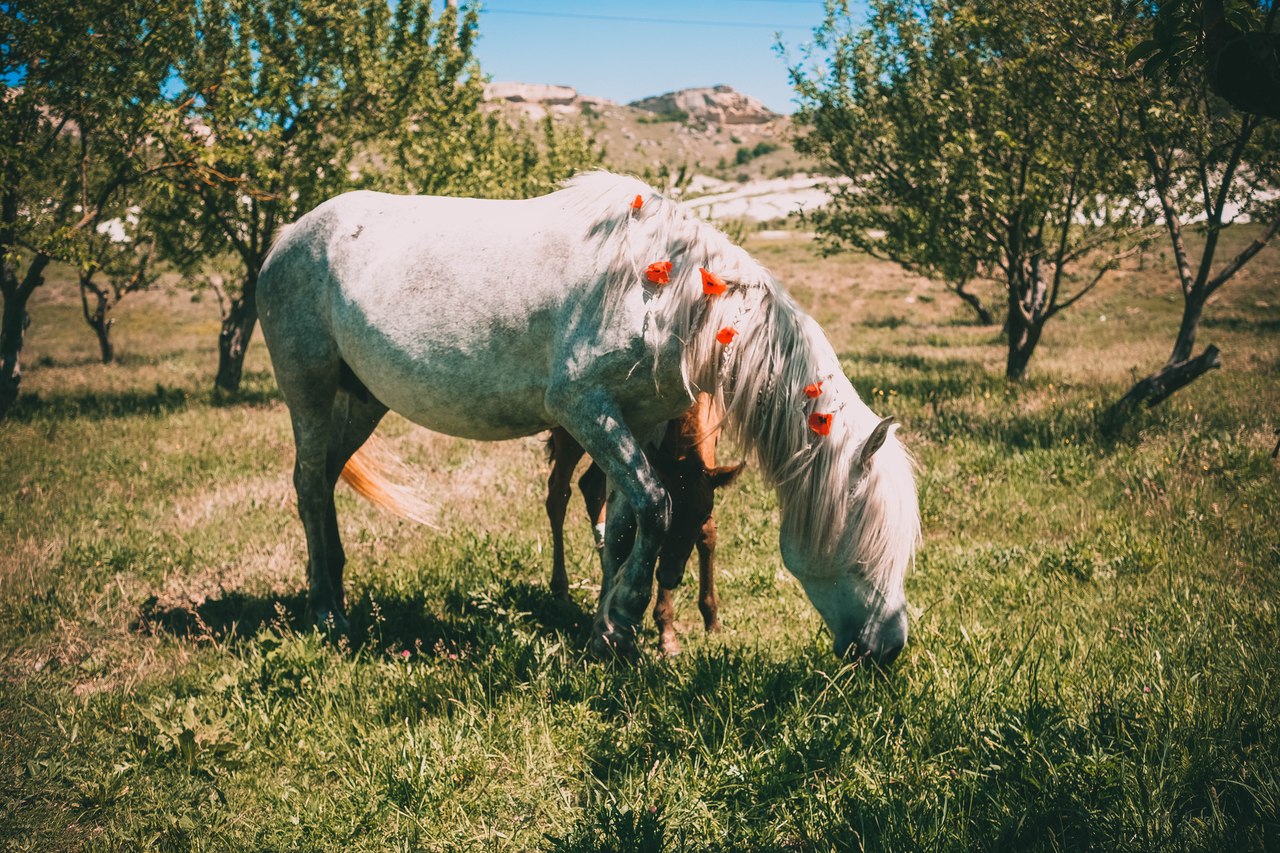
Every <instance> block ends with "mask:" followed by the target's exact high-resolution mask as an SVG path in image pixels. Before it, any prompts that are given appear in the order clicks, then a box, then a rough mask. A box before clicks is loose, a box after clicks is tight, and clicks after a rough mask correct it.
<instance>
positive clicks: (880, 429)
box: [858, 415, 898, 470]
mask: <svg viewBox="0 0 1280 853" xmlns="http://www.w3.org/2000/svg"><path fill="white" fill-rule="evenodd" d="M897 422H898V419H897V418H895V417H893V416H892V415H890V416H889V417H887V418H885V419H884V420H882V421H881V422H880V423H878V424H876V428H875V429H873V430H872V431H871V435H869V436H867V440H866V441H865V442H863V444H862V453H861V455H860V456H859V459H858V463H859V464H860V465H861V466H862V468H863V470H866V467H867V466H868V465H870V464H871V457H872V456H875V455H876V451H877V450H879V449H880V447H881V445H883V444H884V440H885V439H886V438H888V437H889V430H890V429H892V428H893V426H894V424H896V423H897Z"/></svg>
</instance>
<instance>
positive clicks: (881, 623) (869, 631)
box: [835, 607, 907, 667]
mask: <svg viewBox="0 0 1280 853" xmlns="http://www.w3.org/2000/svg"><path fill="white" fill-rule="evenodd" d="M906 644H907V611H906V608H905V607H903V608H899V609H898V610H896V611H894V612H893V613H891V614H889V615H888V616H886V617H884V618H883V619H880V620H878V621H877V622H875V623H874V624H873V625H869V626H867V627H866V628H865V629H863V631H862V634H861V635H860V636H858V637H856V638H840V637H837V638H836V648H835V651H836V655H837V656H839V657H842V658H850V659H853V660H862V659H863V658H866V659H867V660H868V661H870V662H871V663H874V664H875V665H876V666H881V667H887V666H889V664H891V663H893V662H894V660H896V659H897V657H898V655H900V654H901V653H902V649H903V647H904V646H906Z"/></svg>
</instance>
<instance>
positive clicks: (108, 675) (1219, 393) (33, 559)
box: [0, 235, 1280, 851]
mask: <svg viewBox="0 0 1280 853" xmlns="http://www.w3.org/2000/svg"><path fill="white" fill-rule="evenodd" d="M1229 236H1232V237H1233V238H1234V239H1243V238H1241V237H1239V236H1238V235H1229ZM754 249H755V251H756V253H757V255H758V257H760V258H761V259H762V260H763V261H764V262H765V263H767V264H768V265H770V266H771V267H772V268H774V269H775V271H776V272H778V273H779V274H780V275H781V277H782V278H783V279H784V280H786V281H788V282H789V283H790V284H791V286H792V289H793V291H794V292H795V293H796V294H797V296H798V298H800V299H801V301H802V302H804V303H805V304H806V305H808V306H810V307H811V309H812V310H813V311H814V313H815V316H817V318H818V319H819V320H820V322H822V323H823V324H824V326H825V327H826V328H827V330H828V332H829V333H830V334H831V336H832V338H833V340H834V342H835V343H836V346H837V349H838V351H839V352H841V354H842V358H843V360H844V365H845V368H846V371H847V372H848V373H849V375H850V376H851V378H852V379H853V381H854V383H855V385H856V386H857V387H858V388H859V389H860V391H861V392H862V393H863V395H864V396H865V397H866V398H867V399H868V400H869V401H870V402H871V405H872V406H873V408H875V409H876V410H877V411H881V412H885V413H891V414H894V415H897V416H898V417H899V418H900V419H901V420H902V421H903V423H904V428H903V438H904V440H905V441H906V442H907V444H908V445H909V446H910V447H911V449H912V450H913V452H914V453H915V455H916V457H917V459H918V462H919V481H920V496H921V507H922V511H923V518H924V531H925V541H924V544H923V547H922V549H921V551H920V554H919V558H918V561H917V564H916V567H915V569H914V571H913V573H912V574H911V576H910V577H909V578H908V582H907V592H908V596H909V598H910V600H911V613H912V635H911V641H910V643H909V644H908V647H907V650H906V651H905V652H904V654H903V656H902V657H901V658H900V659H899V661H898V663H897V665H896V666H895V667H894V669H893V670H892V671H891V672H890V673H888V674H887V675H884V674H878V673H875V672H870V671H865V670H863V669H860V668H853V667H848V666H844V665H842V664H840V663H839V662H838V661H836V660H834V659H833V658H832V656H831V655H830V652H829V638H828V637H827V636H826V633H825V629H824V628H823V627H822V626H821V622H820V620H819V619H818V617H817V616H816V614H814V613H813V611H812V608H811V607H810V606H809V605H808V603H807V602H806V601H805V599H804V597H803V594H802V593H801V591H800V589H799V587H798V584H797V583H796V582H795V581H793V580H792V579H791V578H790V577H789V576H787V575H786V574H785V572H784V571H783V569H782V565H781V562H780V560H779V557H778V554H777V545H776V524H777V519H776V506H775V503H774V499H773V497H772V495H771V493H770V492H769V490H767V489H766V488H765V487H764V486H763V484H762V483H761V482H760V480H759V479H758V477H756V476H755V475H754V474H752V473H749V474H748V476H747V477H745V478H744V480H743V481H742V482H741V483H740V484H739V485H738V486H736V487H734V488H733V489H732V490H731V491H729V492H727V493H725V494H723V495H722V497H721V502H720V511H719V518H720V528H721V548H720V554H719V556H720V564H721V573H720V582H721V598H722V618H723V619H724V621H725V631H724V632H723V633H722V634H721V635H718V636H715V637H705V636H704V635H702V634H701V631H700V630H699V629H698V627H697V626H698V625H699V624H700V619H699V617H698V615H697V611H696V608H695V607H694V603H693V601H692V596H691V594H689V593H688V592H687V591H686V592H685V593H684V595H683V597H682V601H680V602H679V604H678V608H679V609H678V615H679V616H680V617H681V619H682V622H681V627H682V629H683V632H682V639H683V642H684V645H685V650H686V651H685V653H684V654H683V655H681V656H679V657H677V658H674V659H661V658H657V657H656V656H654V655H652V654H650V656H649V657H648V658H647V659H646V660H645V661H644V662H643V663H641V664H640V665H638V666H636V667H619V666H608V665H603V664H600V663H597V662H595V661H593V660H591V659H590V658H589V657H588V656H587V655H586V652H585V644H586V629H587V625H588V623H589V621H590V612H591V607H592V602H593V598H594V592H595V586H594V585H595V584H596V583H597V582H598V578H597V570H596V568H595V565H594V552H593V550H592V548H591V546H590V537H589V531H588V530H587V525H586V524H584V523H582V520H581V519H580V518H579V517H578V516H577V513H580V510H579V506H580V504H578V503H577V502H576V500H575V503H574V505H573V507H572V510H573V512H574V513H575V515H574V516H573V520H572V523H571V524H570V529H569V531H568V533H569V550H570V575H571V578H572V579H573V580H574V581H576V586H575V589H574V593H573V594H574V602H573V604H571V605H565V604H563V603H560V602H557V601H556V600H554V599H553V598H551V597H550V595H549V594H548V593H547V589H546V579H547V576H548V575H549V571H550V548H549V536H548V533H547V531H546V525H545V520H544V517H543V511H542V504H541V498H542V491H541V490H542V485H543V482H544V477H545V467H544V466H545V463H544V462H543V458H542V451H541V446H540V443H539V442H538V440H537V439H536V438H531V439H527V440H522V441H517V442H508V443H504V444H500V445H480V444H474V443H469V442H465V441H460V440H455V439H452V438H447V437H443V436H435V435H430V434H426V433H424V432H422V431H420V430H417V429H415V428H412V427H410V426H409V425H407V424H406V423H405V422H404V421H402V420H398V419H394V418H393V419H390V420H389V421H388V422H387V424H386V425H384V427H383V428H382V430H381V431H380V432H381V435H382V436H383V440H384V441H385V442H386V443H387V444H388V445H390V446H391V447H392V448H393V449H394V450H396V451H397V452H398V453H400V454H401V455H402V456H404V458H405V459H406V460H407V461H408V463H409V464H410V466H411V468H412V470H414V471H415V472H417V476H418V477H419V481H420V482H419V483H418V486H419V487H420V488H421V489H422V490H423V491H424V493H426V494H427V495H428V496H430V497H432V499H433V501H434V502H435V503H436V504H437V505H438V507H439V515H440V529H439V530H430V529H426V528H420V527H414V526H412V525H409V524H406V523H403V522H400V521H398V520H395V519H392V518H389V517H386V516H384V515H380V514H378V513H377V512H376V511H374V510H372V509H371V508H369V507H368V506H366V505H364V504H362V503H360V502H358V501H357V499H355V498H354V497H353V496H352V495H351V493H350V492H348V491H346V490H345V489H343V490H340V493H339V514H340V520H341V524H342V527H343V531H344V535H345V538H346V542H347V546H348V547H347V551H348V554H349V556H350V565H349V567H348V594H349V600H350V611H351V618H352V623H353V636H352V638H351V641H350V642H349V643H345V644H343V645H341V646H339V647H334V646H332V645H328V644H326V643H324V642H322V641H321V640H320V638H319V637H318V636H316V635H315V634H313V633H310V632H309V631H307V630H306V629H305V628H304V627H303V626H304V619H303V613H302V606H303V569H302V564H303V556H304V555H303V542H302V535H301V527H300V524H299V523H298V521H297V519H296V516H295V514H294V509H293V502H292V491H291V485H290V471H289V469H290V460H291V452H292V451H291V442H290V438H289V430H288V418H287V414H286V412H285V410H284V407H283V405H282V404H281V403H280V402H279V399H278V397H277V395H276V394H275V391H274V385H273V383H272V381H271V378H270V372H269V365H268V364H267V362H266V358H265V352H264V351H263V350H262V348H261V346H260V343H259V344H256V345H255V347H254V349H253V350H252V352H251V354H250V360H249V365H248V371H249V372H248V380H247V383H246V385H247V387H246V391H245V393H244V394H243V395H242V396H239V397H235V398H224V397H219V396H216V395H214V394H213V393H212V392H211V391H210V390H209V386H210V385H211V375H212V371H213V366H214V352H213V345H214V336H215V330H216V308H215V307H214V306H212V305H210V304H208V303H193V302H192V301H191V300H190V298H189V297H187V296H185V295H183V294H180V293H154V294H145V295H142V296H139V297H130V299H129V300H126V302H125V303H124V304H123V306H122V307H121V311H120V321H119V324H118V326H117V335H118V344H119V350H120V352H121V354H122V357H123V360H124V363H123V364H121V365H118V366H112V367H103V366H101V365H97V364H94V363H93V356H94V342H93V340H92V336H91V334H90V332H89V331H88V329H87V328H86V327H84V326H83V324H82V322H81V321H80V319H79V316H78V312H79V306H78V304H77V303H76V301H75V299H74V291H73V290H72V289H70V288H69V286H68V282H67V281H66V280H65V279H63V278H56V277H55V278H54V279H53V280H51V282H50V284H49V285H48V286H47V287H46V288H45V289H44V290H43V291H41V292H40V294H39V297H38V301H37V303H36V304H35V306H34V309H33V314H34V324H33V326H32V330H31V336H30V339H29V345H28V349H27V352H26V354H27V357H28V364H29V365H30V367H29V370H28V373H27V380H26V385H24V390H25V396H24V398H23V399H22V401H21V402H20V403H19V405H18V407H17V409H16V411H15V413H14V417H13V418H12V419H11V420H10V421H8V422H6V423H5V424H3V426H2V429H3V433H2V434H3V437H4V442H5V452H4V453H3V454H0V485H3V488H2V489H0V780H2V781H0V843H2V844H3V845H4V846H5V847H7V848H10V849H19V850H21V849H35V850H53V849H57V850H62V849H92V850H100V849H106V850H113V849H121V850H136V849H153V848H154V849H173V850H188V849H201V850H204V849H209V850H224V849H235V850H277V849H281V850H284V849H288V850H294V849H308V850H309V849H335V848H343V849H365V850H397V849H405V850H409V849H477V848H480V849H502V850H528V849H545V850H556V851H584V850H619V851H621V850H628V851H629V850H657V849H676V850H679V849H688V850H859V849H866V850H939V851H942V850H948V851H950V850H954V851H971V850H993V851H994V850H1023V849H1033V850H1087V849H1096V850H1108V851H1110V850H1123V851H1128V850H1133V851H1144V850H1149V851H1165V850H1275V849H1277V848H1280V677H1278V676H1280V666H1278V661H1280V656H1278V655H1277V652H1276V649H1277V648H1278V647H1280V614H1278V613H1277V608H1278V607H1280V596H1278V595H1277V593H1278V591H1280V577H1278V576H1277V568H1280V527H1278V526H1277V524H1276V519H1277V518H1278V517H1280V489H1278V488H1277V486H1278V485H1280V483H1278V480H1280V476H1278V475H1277V470H1278V464H1277V463H1276V462H1275V461H1274V460H1273V459H1272V458H1271V457H1270V451H1271V448H1272V446H1273V445H1274V443H1275V440H1276V436H1275V434H1274V430H1275V429H1276V427H1277V425H1278V424H1277V413H1278V412H1280V384H1278V383H1277V379H1278V378H1280V341H1278V340H1277V338H1276V335H1275V330H1276V328H1278V327H1280V259H1277V257H1276V256H1277V254H1280V253H1277V252H1276V251H1274V250H1268V251H1267V252H1264V253H1263V254H1262V255H1260V256H1259V258H1258V259H1257V261H1256V262H1255V264H1254V265H1252V266H1251V267H1250V268H1247V270H1246V273H1245V274H1244V275H1243V277H1242V278H1241V280H1240V281H1238V282H1233V283H1232V284H1230V285H1228V287H1227V288H1226V289H1225V290H1224V291H1223V294H1222V296H1221V298H1220V299H1219V300H1218V301H1217V302H1215V303H1214V304H1213V305H1212V306H1210V310H1209V314H1208V316H1207V317H1206V321H1205V325H1204V328H1203V329H1202V339H1203V341H1204V342H1205V343H1209V342H1214V343H1217V344H1218V345H1219V346H1220V347H1221V348H1222V350H1223V360H1224V369H1223V370H1221V371H1217V372H1215V373H1213V374H1212V375H1210V376H1208V377H1206V378H1204V379H1202V380H1201V381H1199V382H1197V383H1196V384H1194V385H1193V386H1191V387H1190V388H1188V389H1186V390H1185V391H1184V392H1181V393H1179V394H1178V395H1176V396H1175V397H1174V398H1173V399H1172V400H1170V401H1169V403H1168V404H1166V405H1165V406H1164V407H1162V408H1160V409H1157V410H1155V411H1153V412H1143V413H1141V414H1140V415H1139V417H1138V418H1137V419H1136V420H1135V421H1134V422H1133V423H1131V424H1129V425H1126V426H1124V427H1123V428H1119V429H1115V428H1109V427H1108V426H1107V425H1106V424H1105V423H1103V420H1102V416H1101V412H1102V411H1103V410H1104V408H1105V406H1106V405H1107V404H1108V403H1109V402H1111V401H1112V400H1114V399H1115V398H1116V397H1117V396H1118V395H1119V394H1120V393H1122V392H1123V390H1124V389H1125V388H1126V387H1127V383H1128V382H1129V381H1131V379H1132V377H1133V376H1134V374H1135V373H1139V374H1141V373H1145V372H1147V371H1149V370H1151V369H1153V368H1155V367H1156V366H1158V364H1159V363H1160V362H1162V361H1163V358H1164V356H1165V355H1166V354H1167V350H1168V347H1169V346H1170V344H1171V342H1172V334H1173V330H1174V328H1175V324H1176V320H1177V309H1178V305H1177V303H1176V301H1172V300H1169V299H1167V298H1166V295H1167V294H1171V293H1174V291H1173V289H1172V288H1173V285H1172V281H1171V279H1170V278H1169V273H1168V269H1167V266H1166V265H1164V264H1165V263H1167V262H1162V261H1161V260H1160V259H1159V258H1158V257H1157V258H1152V259H1150V262H1149V264H1148V266H1147V268H1146V269H1143V270H1136V269H1130V270H1126V271H1123V272H1122V273H1119V274H1117V276H1116V277H1115V278H1114V279H1113V280H1111V281H1109V282H1107V283H1106V284H1104V286H1103V287H1102V288H1101V289H1100V290H1099V292H1098V293H1097V294H1094V295H1092V296H1091V297H1090V298H1088V299H1086V300H1084V301H1083V302H1082V303H1080V304H1079V305H1078V306H1076V307H1075V308H1073V309H1072V310H1071V311H1069V312H1067V313H1066V314H1064V315H1062V316H1061V318H1058V319H1055V320H1054V321H1053V322H1052V323H1051V324H1050V326H1049V328H1048V331H1047V333H1046V338H1045V341H1044V343H1043V345H1042V349H1041V351H1040V352H1038V353H1037V355H1036V357H1035V359H1034V360H1033V362H1032V365H1031V377H1030V378H1029V380H1028V381H1027V382H1026V383H1025V384H1023V385H1021V386H1018V387H1013V388H1011V387H1008V386H1007V385H1006V384H1005V382H1004V381H1003V379H1002V378H1001V376H1000V369H1001V366H1002V360H1003V352H1002V349H1001V347H1000V343H999V338H998V334H997V331H998V330H997V329H992V328H979V327H973V326H970V325H966V323H965V314H964V310H965V309H964V308H963V306H962V305H960V304H959V302H958V300H955V299H954V297H950V296H948V295H947V294H945V293H943V292H942V291H941V289H940V288H939V287H938V286H937V285H930V284H929V283H928V282H923V281H921V280H918V279H915V278H913V277H911V276H908V275H905V274H903V273H902V272H900V271H898V270H896V269H893V268H891V267H888V266H886V265H882V264H879V263H877V262H874V261H870V260H868V259H865V258H859V257H841V258H833V259H829V260H819V259H817V258H815V256H814V255H813V253H812V249H811V245H810V244H808V243H806V242H804V241H803V240H800V239H796V240H792V241H780V242H778V241H771V242H763V241H762V242H761V243H760V244H759V245H757V246H755V247H754ZM908 300H910V301H908ZM1104 315H1105V317H1106V319H1105V320H1103V319H1101V318H1102V317H1103V316H1104ZM728 458H729V457H728V455H726V461H728ZM647 639H648V643H649V646H650V649H651V651H652V645H653V637H652V636H649V637H648V638H647Z"/></svg>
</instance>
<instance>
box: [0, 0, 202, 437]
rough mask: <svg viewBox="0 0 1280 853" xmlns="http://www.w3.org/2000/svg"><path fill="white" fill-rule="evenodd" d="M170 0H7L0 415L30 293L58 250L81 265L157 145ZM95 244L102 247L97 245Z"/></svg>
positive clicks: (173, 18)
mask: <svg viewBox="0 0 1280 853" xmlns="http://www.w3.org/2000/svg"><path fill="white" fill-rule="evenodd" d="M180 10H181V6H180V5H179V4H177V3H176V2H174V0H121V2H113V3H109V4H108V3H106V2H102V0H87V1H86V2H79V3H73V4H66V3H61V2H49V0H22V2H18V3H11V4H9V5H8V7H7V8H6V14H5V16H4V18H3V22H4V23H3V30H0V43H2V44H3V49H2V50H0V64H2V67H0V77H2V78H3V80H4V81H5V82H6V88H5V90H4V95H3V101H4V109H3V110H2V111H0V133H2V135H3V138H4V139H5V144H4V146H3V147H2V148H0V175H3V187H2V188H0V255H2V256H3V257H2V263H0V294H3V297H4V312H3V318H2V319H0V418H2V417H4V415H5V414H6V413H7V412H8V411H9V409H10V407H11V406H12V405H13V402H14V400H15V399H16V398H17V395H18V388H19V385H20V383H21V379H22V370H21V362H20V355H21V351H22V345H23V342H24V338H25V335H26V330H27V326H28V325H29V323H30V319H29V317H28V314H27V302H28V300H29V299H30V297H31V294H32V293H33V292H34V291H35V289H36V288H38V287H39V286H40V285H41V284H42V283H43V281H44V271H45V269H46V268H47V267H48V265H49V264H50V263H51V262H53V261H54V260H60V261H65V262H67V263H71V264H75V265H77V266H83V265H84V264H85V263H87V262H89V261H88V256H89V254H91V253H92V251H93V248H92V247H93V244H94V243H95V240H96V235H97V234H98V231H97V229H98V227H99V226H100V225H101V224H102V223H103V222H104V221H105V219H106V218H107V217H108V216H109V211H110V210H111V209H112V205H113V204H114V203H115V202H116V201H117V200H118V199H119V197H120V196H121V194H122V193H124V192H126V191H127V190H128V189H129V188H130V187H133V186H136V185H137V184H139V183H140V182H142V181H144V180H147V179H148V178H150V177H153V176H155V175H157V174H158V173H160V172H162V171H164V170H165V169H168V168H172V167H173V166H174V165H175V164H174V163H172V162H170V161H166V160H164V159H162V158H159V157H157V156H156V147H155V146H154V144H153V142H154V134H155V132H156V129H157V128H158V127H159V126H161V125H162V123H163V121H164V116H165V112H166V109H167V107H166V101H165V98H164V97H163V92H162V88H163V86H164V83H165V80H166V79H167V77H168V76H169V74H170V72H171V68H172V64H173V58H174V57H175V56H176V55H178V54H180V53H181V52H183V50H184V49H185V46H186V45H188V44H189V38H188V31H187V30H185V28H184V27H183V26H182V25H181V24H180V23H178V22H181V21H182V20H183V17H182V14H181V11H180ZM99 248H100V247H99Z"/></svg>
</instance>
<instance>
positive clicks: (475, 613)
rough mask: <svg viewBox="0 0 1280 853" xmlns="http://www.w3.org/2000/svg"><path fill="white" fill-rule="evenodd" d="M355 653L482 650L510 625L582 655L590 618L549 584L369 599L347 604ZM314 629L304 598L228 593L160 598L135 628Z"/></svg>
mask: <svg viewBox="0 0 1280 853" xmlns="http://www.w3.org/2000/svg"><path fill="white" fill-rule="evenodd" d="M347 619H348V621H349V622H350V625H351V630H350V634H349V636H348V638H347V639H348V642H349V643H350V645H351V648H353V649H356V650H359V649H363V648H365V647H374V648H378V647H383V648H397V649H412V648H416V647H425V648H435V647H437V646H439V645H443V646H448V647H450V648H478V647H481V646H484V645H486V644H488V643H489V642H490V641H491V640H492V638H493V637H495V636H497V635H498V634H500V633H502V632H503V630H504V629H505V628H507V627H509V624H510V623H511V622H519V623H520V624H521V625H523V626H525V627H526V628H531V629H532V630H533V631H534V632H536V633H540V634H545V635H547V636H551V635H559V636H561V637H563V638H564V639H566V640H568V641H569V642H570V644H571V645H572V646H574V647H576V648H578V650H579V651H582V650H585V649H586V644H587V629H588V628H589V627H590V625H591V614H590V613H588V612H587V611H584V610H583V609H582V608H581V607H580V606H579V605H578V604H577V603H576V602H574V601H563V600H561V599H559V598H556V597H555V596H554V595H552V594H551V592H550V590H548V589H546V588H545V587H540V586H533V585H531V584H528V583H525V582H522V581H511V582H506V583H502V584H499V585H498V586H497V587H496V588H495V587H492V586H488V587H484V588H481V589H478V590H463V589H461V588H459V587H453V588H452V589H450V590H448V591H447V592H445V593H444V594H443V595H440V594H439V593H438V592H436V591H423V592H418V593H414V594H412V595H393V596H380V597H377V598H373V597H371V596H368V595H365V596H362V597H361V598H360V599H358V600H356V601H354V602H350V603H349V604H348V606H347ZM281 627H283V628H287V629H289V630H293V631H307V630H310V629H311V627H312V623H311V617H310V615H309V614H308V613H307V602H306V596H305V595H304V594H302V593H296V594H293V595H286V596H259V595H245V594H244V593H240V592H230V593H227V594H226V595H224V596H222V597H220V598H214V599H209V600H207V601H205V602H204V603H203V604H200V605H196V606H164V605H161V604H159V602H158V600H157V599H156V598H154V597H153V598H151V599H148V600H147V601H146V602H145V603H144V604H143V606H142V608H141V611H140V612H139V614H138V618H137V620H136V621H135V622H134V624H133V628H134V630H138V631H142V632H145V633H151V634H161V633H164V634H169V635H171V636H173V637H176V638H178V639H183V640H215V641H218V642H229V643H232V644H234V643H239V642H244V641H246V640H251V639H253V638H254V637H257V636H258V635H259V634H262V633H263V632H265V631H272V630H276V629H278V628H281Z"/></svg>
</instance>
